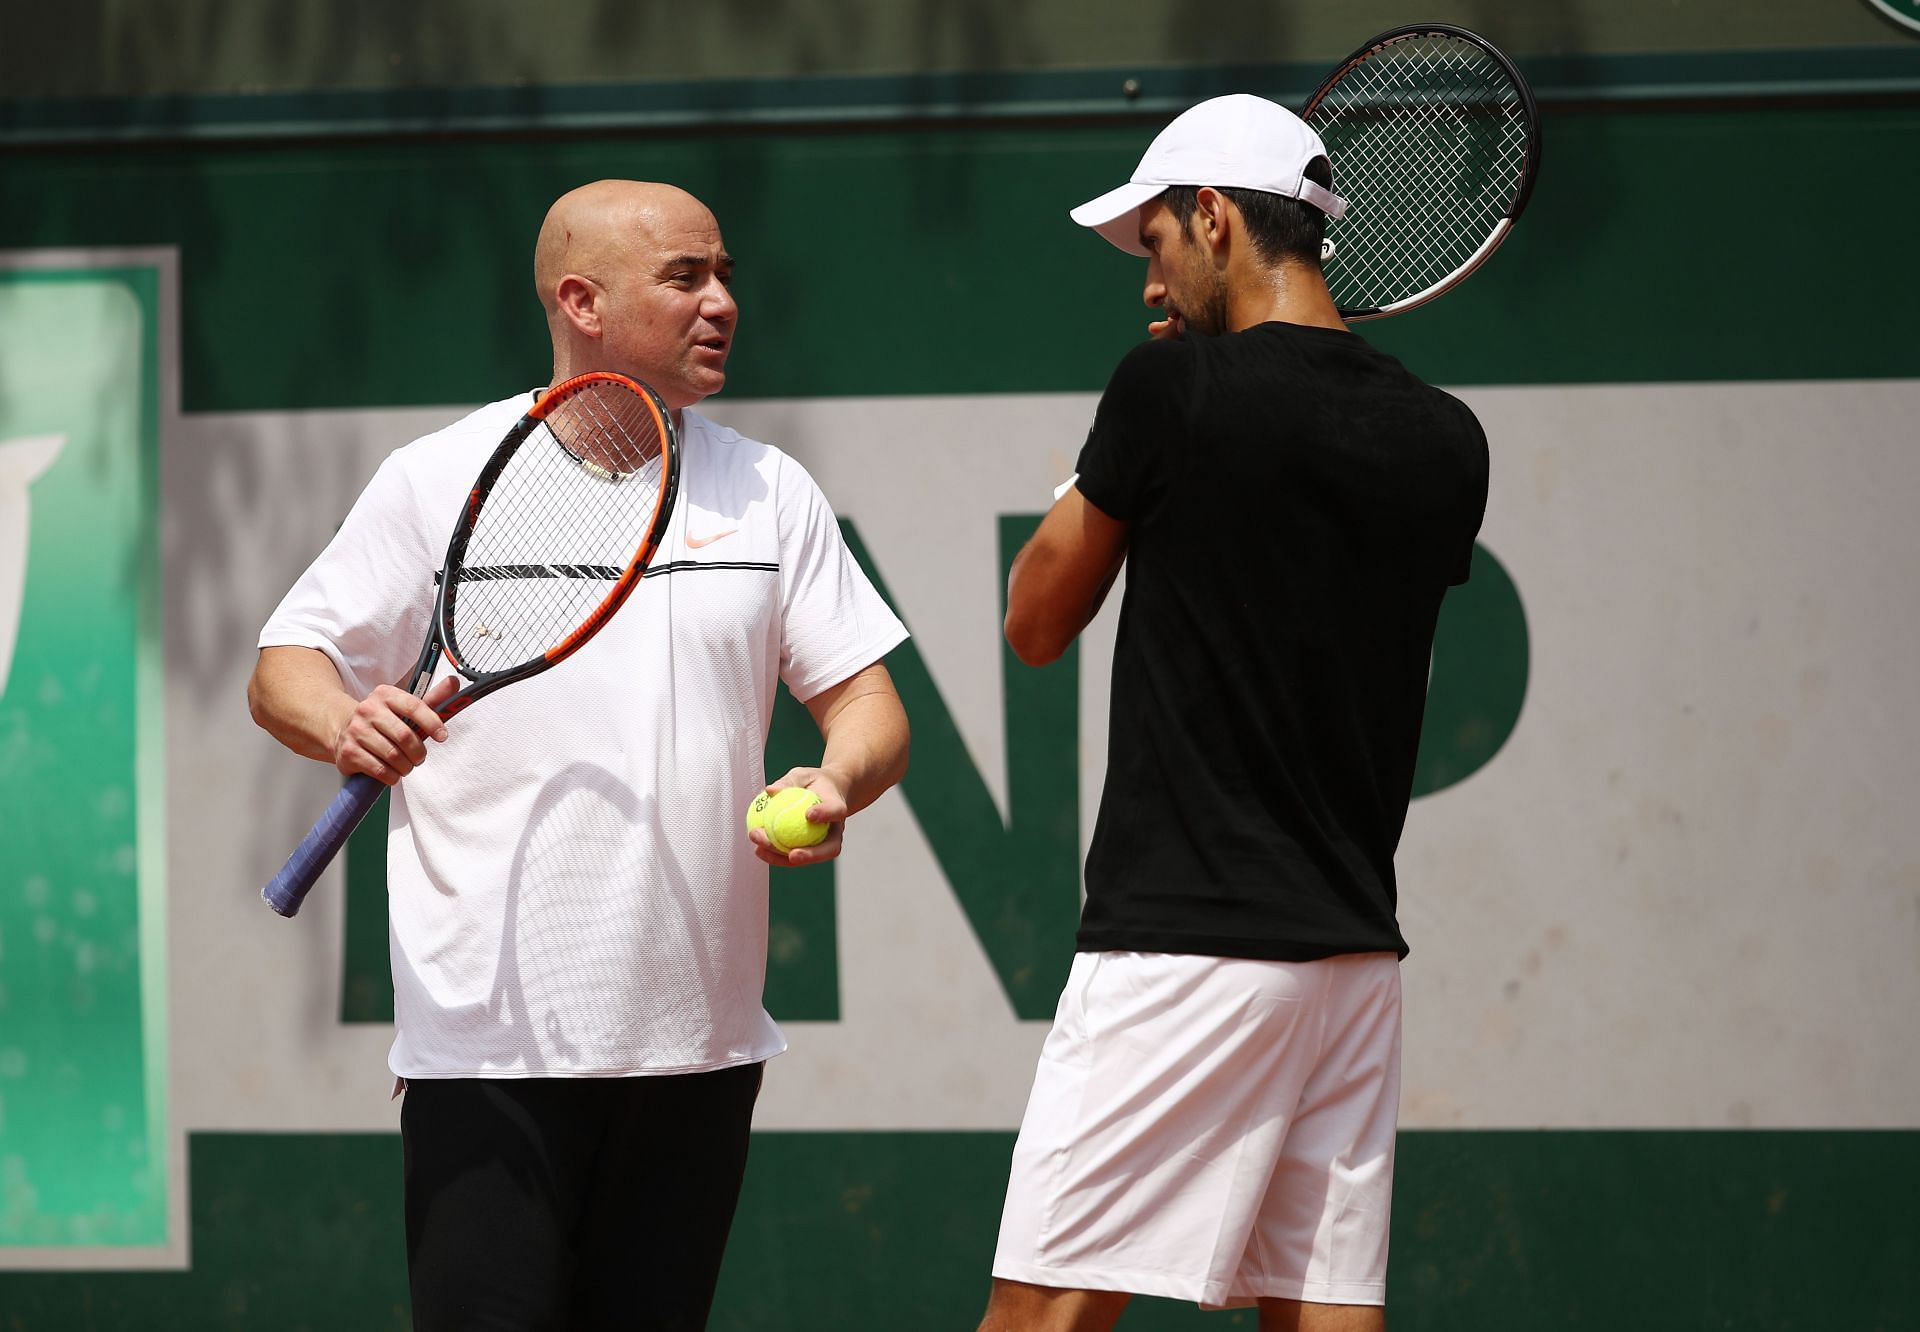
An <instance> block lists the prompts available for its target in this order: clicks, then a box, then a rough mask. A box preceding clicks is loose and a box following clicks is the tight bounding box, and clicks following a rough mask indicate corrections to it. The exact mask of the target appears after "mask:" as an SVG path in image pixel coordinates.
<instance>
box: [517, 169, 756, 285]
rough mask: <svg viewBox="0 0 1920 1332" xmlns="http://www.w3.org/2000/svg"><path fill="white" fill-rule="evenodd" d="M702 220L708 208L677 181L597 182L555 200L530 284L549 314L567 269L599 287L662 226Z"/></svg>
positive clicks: (707, 217) (536, 248) (707, 215)
mask: <svg viewBox="0 0 1920 1332" xmlns="http://www.w3.org/2000/svg"><path fill="white" fill-rule="evenodd" d="M701 220H704V221H705V222H706V223H707V224H708V225H711V226H714V227H715V229H716V230H717V229H718V224H717V223H715V222H714V220H713V214H712V213H710V212H708V211H707V206H706V205H705V204H703V203H701V202H700V201H699V200H698V199H696V198H694V197H693V196H692V195H691V194H688V193H687V192H686V191H685V190H683V189H681V188H680V187H679V186H677V185H663V184H661V183H659V182H658V181H650V180H596V181H594V182H593V183H592V184H591V185H582V186H581V187H580V188H579V189H576V190H568V191H567V192H566V193H565V194H563V195H561V196H560V197H559V198H558V199H555V200H554V201H553V207H551V208H549V209H548V210H547V220H546V221H545V222H543V223H542V224H541V226H540V239H539V240H538V241H536V242H535V243H534V247H533V283H534V286H535V287H537V288H538V289H539V292H540V304H541V305H543V306H545V307H546V310H547V315H548V317H549V318H551V317H552V316H553V315H554V313H555V305H556V301H557V296H556V294H555V293H556V289H557V288H558V287H559V285H560V279H561V278H563V277H565V276H566V275H567V274H569V273H578V274H579V275H580V276H582V277H586V278H592V279H593V280H594V281H595V282H598V283H601V284H602V285H603V286H604V285H608V279H609V276H610V275H612V274H613V273H616V272H618V271H619V270H620V269H621V268H622V267H623V266H625V265H627V264H630V263H631V262H632V261H633V258H634V256H635V252H636V250H638V249H641V248H644V247H645V246H646V245H647V244H648V243H649V242H651V241H652V240H653V239H654V238H655V237H656V236H657V235H658V234H659V233H660V232H662V231H663V230H670V229H673V228H675V227H676V226H678V225H683V224H685V223H686V222H688V221H701Z"/></svg>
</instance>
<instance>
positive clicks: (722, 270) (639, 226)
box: [533, 180, 739, 409]
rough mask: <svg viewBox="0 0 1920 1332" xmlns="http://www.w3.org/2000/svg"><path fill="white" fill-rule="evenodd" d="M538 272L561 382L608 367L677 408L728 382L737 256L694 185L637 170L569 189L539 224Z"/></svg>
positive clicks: (536, 276)
mask: <svg viewBox="0 0 1920 1332" xmlns="http://www.w3.org/2000/svg"><path fill="white" fill-rule="evenodd" d="M533 280H534V284H535V286H536V287H537V288H538V289H539V293H540V303H541V305H542V306H544V307H545V309H546V312H547V327H548V330H549V331H550V332H551V333H552V336H553V373H554V379H553V382H554V383H559V382H560V381H561V380H563V379H568V378H571V377H573V376H574V375H580V374H585V373H587V372H589V371H595V370H610V371H614V372H616V373H618V374H623V375H630V376H632V377H633V378H635V379H639V380H642V381H644V382H646V383H648V384H650V385H652V386H653V388H654V389H655V390H656V391H657V392H659V394H660V396H661V397H662V398H663V399H665V401H666V403H667V405H668V406H669V407H672V408H675V409H678V408H681V407H686V406H691V405H692V404H694V403H696V402H699V401H700V400H701V399H703V398H705V397H706V396H708V395H709V394H712V393H717V392H719V391H720V388H721V386H722V385H723V384H725V382H726V362H727V356H728V353H729V352H730V351H731V349H732V345H733V328H734V322H735V320H736V318H737V317H738V314H739V310H738V308H737V307H736V306H735V305H734V303H733V295H732V292H731V291H730V290H729V283H731V281H732V280H733V258H732V256H731V255H729V254H728V253H727V251H726V246H725V245H724V244H723V243H722V242H721V239H720V224H719V222H717V221H716V220H715V219H714V216H713V214H712V212H710V211H709V210H708V208H707V206H706V205H705V204H703V203H701V202H700V201H699V200H698V199H696V198H694V197H693V196H692V195H691V194H688V193H687V192H686V191H685V190H683V189H679V188H678V187H676V186H673V185H662V184H658V183H655V182H651V181H639V180H599V181H595V182H594V183H593V184H591V185H582V186H581V187H580V188H579V189H576V190H569V191H568V192H567V193H565V194H563V195H561V196H560V197H559V198H558V199H556V200H555V201H554V204H553V207H551V208H549V209H548V210H547V219H546V221H545V222H544V223H543V224H542V225H541V227H540V238H539V240H538V241H537V242H535V244H534V250H533Z"/></svg>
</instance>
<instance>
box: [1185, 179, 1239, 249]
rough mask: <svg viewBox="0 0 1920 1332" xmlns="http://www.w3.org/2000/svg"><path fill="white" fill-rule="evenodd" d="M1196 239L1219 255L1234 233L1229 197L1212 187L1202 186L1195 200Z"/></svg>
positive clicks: (1194, 221)
mask: <svg viewBox="0 0 1920 1332" xmlns="http://www.w3.org/2000/svg"><path fill="white" fill-rule="evenodd" d="M1193 203H1194V208H1193V223H1194V228H1195V231H1194V237H1195V239H1197V240H1199V241H1200V243H1201V244H1203V245H1205V246H1206V247H1207V248H1208V249H1210V250H1212V251H1214V252H1215V253H1218V252H1219V251H1220V250H1222V249H1224V248H1225V246H1226V243H1227V238H1228V236H1230V235H1231V234H1232V232H1233V224H1234V217H1233V208H1232V204H1231V202H1230V201H1229V200H1228V198H1227V196H1226V195H1224V194H1222V193H1220V191H1218V190H1216V189H1214V188H1213V187H1212V186H1211V185H1202V186H1201V187H1200V189H1199V191H1198V192H1197V193H1196V194H1195V195H1194V199H1193Z"/></svg>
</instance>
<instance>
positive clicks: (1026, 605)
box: [1006, 486, 1127, 666]
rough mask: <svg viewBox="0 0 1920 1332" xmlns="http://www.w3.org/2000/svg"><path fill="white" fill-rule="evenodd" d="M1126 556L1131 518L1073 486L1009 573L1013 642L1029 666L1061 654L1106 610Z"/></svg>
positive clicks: (1009, 629) (1009, 631)
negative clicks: (1104, 508)
mask: <svg viewBox="0 0 1920 1332" xmlns="http://www.w3.org/2000/svg"><path fill="white" fill-rule="evenodd" d="M1126 558H1127V525H1126V524H1125V523H1123V522H1121V521H1120V520H1119V519H1117V518H1110V517H1108V516H1107V515H1106V514H1104V513H1102V512H1101V511H1100V510H1099V509H1098V508H1097V507H1096V506H1095V505H1093V504H1092V503H1091V502H1089V501H1088V500H1087V498H1086V497H1085V496H1084V495H1082V494H1081V493H1080V491H1079V489H1078V487H1073V486H1069V487H1068V488H1067V491H1066V493H1065V494H1063V495H1061V496H1060V498H1059V499H1058V500H1056V501H1054V505H1053V507H1052V508H1051V509H1049V510H1047V516H1046V517H1045V518H1043V519H1041V520H1040V527H1039V530H1037V531H1036V532H1034V534H1033V536H1032V538H1031V539H1030V540H1029V541H1028V542H1027V544H1026V545H1025V546H1023V547H1021V549H1020V553H1019V555H1017V556H1015V557H1014V561H1013V568H1012V570H1011V571H1009V573H1008V575H1007V621H1006V635H1007V643H1008V645H1009V646H1010V647H1012V648H1013V651H1014V655H1015V656H1017V657H1019V658H1020V660H1022V661H1024V662H1026V663H1027V665H1029V666H1044V665H1046V664H1047V663H1048V662H1050V661H1054V660H1056V659H1057V658H1058V657H1059V656H1060V654H1061V653H1063V652H1065V651H1066V650H1067V647H1068V645H1069V644H1071V643H1072V642H1073V640H1074V639H1075V638H1077V637H1079V635H1080V631H1081V630H1082V629H1085V628H1086V627H1087V625H1088V623H1089V622H1090V621H1091V620H1092V619H1093V617H1094V616H1095V615H1096V614H1098V613H1099V610H1100V603H1101V602H1103V601H1105V600H1106V599H1107V591H1108V589H1109V588H1111V587H1112V586H1113V580H1114V579H1115V578H1116V577H1117V576H1118V575H1119V573H1120V566H1121V564H1122V563H1123V562H1124V561H1125V560H1126Z"/></svg>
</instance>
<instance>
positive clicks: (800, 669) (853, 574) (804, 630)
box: [778, 456, 907, 703]
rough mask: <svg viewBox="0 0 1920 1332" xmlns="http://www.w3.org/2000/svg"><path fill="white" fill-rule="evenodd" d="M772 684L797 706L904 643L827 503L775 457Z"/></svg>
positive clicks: (802, 473) (786, 461)
mask: <svg viewBox="0 0 1920 1332" xmlns="http://www.w3.org/2000/svg"><path fill="white" fill-rule="evenodd" d="M778 503H779V506H780V512H779V524H780V678H781V679H782V680H784V681H785V682H786V685H787V688H788V689H790V690H792V691H793V696H794V697H795V698H797V699H799V700H800V701H801V702H802V703H805V702H807V701H808V700H809V699H811V698H813V697H814V696H815V695H816V694H819V693H822V692H824V691H825V690H828V689H831V688H832V687H833V686H834V685H837V684H839V683H840V682H841V681H843V680H846V679H847V678H849V677H850V676H853V675H855V674H857V673H858V672H860V671H862V670H864V669H865V668H866V667H868V666H871V665H872V664H873V663H874V662H876V661H879V660H880V658H882V657H884V656H886V654H887V653H888V652H890V651H892V650H893V649H894V648H895V647H898V646H899V645H900V644H901V643H902V642H904V641H905V640H906V637H907V628H906V626H905V625H904V624H902V623H901V622H900V618H899V617H898V616H897V615H895V614H894V613H893V610H892V608H891V607H889V606H888V605H887V603H886V601H885V599H884V598H882V597H881V595H880V593H879V591H878V590H876V589H875V587H874V586H873V583H872V581H871V580H870V579H868V577H867V575H866V573H865V572H864V571H862V569H861V568H860V565H859V563H858V562H857V561H855V559H854V558H853V552H852V550H850V549H849V548H848V546H847V542H846V538H845V537H843V536H842V535H841V533H840V524H839V523H838V522H837V521H836V520H835V518H834V515H833V509H832V507H831V506H830V505H829V504H828V503H827V497H826V496H825V495H823V494H822V493H821V491H820V487H819V486H817V485H815V484H814V480H813V478H812V477H811V476H809V475H808V474H807V471H806V469H805V468H803V467H802V466H800V464H799V463H797V462H795V461H794V460H793V459H791V458H787V457H784V456H783V457H782V459H781V467H780V480H779V499H778Z"/></svg>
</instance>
